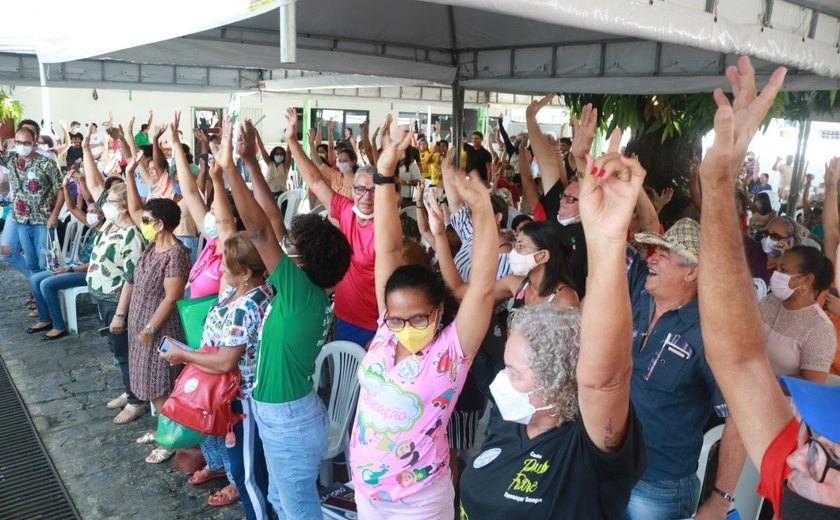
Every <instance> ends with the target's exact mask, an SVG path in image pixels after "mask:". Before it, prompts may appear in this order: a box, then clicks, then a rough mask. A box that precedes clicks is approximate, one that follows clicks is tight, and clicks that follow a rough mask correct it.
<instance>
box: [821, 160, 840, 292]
mask: <svg viewBox="0 0 840 520" xmlns="http://www.w3.org/2000/svg"><path fill="white" fill-rule="evenodd" d="M838 179H840V157H832V159H831V161H829V163H828V164H826V165H825V203H823V232H824V233H825V235H824V236H823V253H824V254H825V257H826V258H828V259H829V260H831V262H832V263H835V262H837V246H838V245H840V213H839V212H838V208H837V181H838ZM838 274H840V271H837V266H836V264H835V269H834V276H835V285H837V275H838ZM838 287H840V286H838Z"/></svg>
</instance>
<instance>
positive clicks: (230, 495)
mask: <svg viewBox="0 0 840 520" xmlns="http://www.w3.org/2000/svg"><path fill="white" fill-rule="evenodd" d="M238 501H239V491H238V490H237V489H236V486H234V485H233V484H228V485H227V486H225V487H223V488H222V489H220V490H218V491H216V492H215V493H213V495H212V496H211V497H210V498H208V499H207V503H208V504H210V505H211V506H215V507H224V506H229V505H231V504H235V503H236V502H238Z"/></svg>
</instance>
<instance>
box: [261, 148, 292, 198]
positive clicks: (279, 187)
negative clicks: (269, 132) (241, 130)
mask: <svg viewBox="0 0 840 520" xmlns="http://www.w3.org/2000/svg"><path fill="white" fill-rule="evenodd" d="M257 146H258V147H259V149H260V153H261V154H262V158H263V161H264V162H265V171H264V172H261V173H262V174H263V177H264V178H265V180H266V182H268V189H270V190H271V194H272V195H274V198H275V199H276V198H277V197H279V196H280V195H281V194H282V193H283V192H284V191H286V180H287V178H288V175H289V167H290V166H291V163H292V155H291V154H290V153H289V150H288V149H285V148H283V147H281V146H275V147H274V148H272V149H271V153H267V152H266V151H265V145H264V144H263V141H262V137H260V133H259V132H257Z"/></svg>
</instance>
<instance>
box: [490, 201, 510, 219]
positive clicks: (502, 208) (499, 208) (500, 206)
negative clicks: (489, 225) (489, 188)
mask: <svg viewBox="0 0 840 520" xmlns="http://www.w3.org/2000/svg"><path fill="white" fill-rule="evenodd" d="M490 205H491V206H493V215H494V216H495V215H496V214H497V213H501V214H502V222H501V226H502V227H505V225H506V224H507V219H508V205H507V202H505V199H503V198H501V197H499V196H498V195H490Z"/></svg>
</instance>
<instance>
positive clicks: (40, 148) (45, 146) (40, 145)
mask: <svg viewBox="0 0 840 520" xmlns="http://www.w3.org/2000/svg"><path fill="white" fill-rule="evenodd" d="M38 149H39V150H43V151H45V152H46V151H47V150H49V149H50V147H49V146H47V145H46V144H39V145H38Z"/></svg>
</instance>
